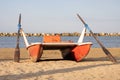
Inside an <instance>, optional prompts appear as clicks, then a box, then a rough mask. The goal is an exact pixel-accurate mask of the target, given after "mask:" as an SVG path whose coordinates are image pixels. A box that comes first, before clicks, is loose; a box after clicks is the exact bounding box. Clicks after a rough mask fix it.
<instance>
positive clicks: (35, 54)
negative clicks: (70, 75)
mask: <svg viewBox="0 0 120 80" xmlns="http://www.w3.org/2000/svg"><path fill="white" fill-rule="evenodd" d="M85 30H86V29H85V28H84V29H83V31H82V33H81V36H80V38H79V39H78V42H77V43H73V42H71V41H61V39H60V36H59V35H54V36H50V35H49V36H47V35H45V36H44V37H43V42H36V43H31V44H29V43H28V40H27V38H26V36H25V33H24V31H23V29H22V28H21V33H22V35H23V38H24V42H25V45H26V49H27V50H28V53H29V55H30V58H31V60H32V61H33V62H37V61H38V60H40V58H41V56H42V53H43V50H55V49H59V50H60V51H61V53H62V56H63V59H74V60H76V61H81V60H82V59H83V58H84V57H85V56H87V54H88V52H89V50H90V47H91V45H92V42H83V38H84V34H85Z"/></svg>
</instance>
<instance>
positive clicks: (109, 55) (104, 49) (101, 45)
mask: <svg viewBox="0 0 120 80" xmlns="http://www.w3.org/2000/svg"><path fill="white" fill-rule="evenodd" d="M77 16H78V18H79V19H80V20H81V21H82V23H83V24H84V25H85V27H86V28H87V29H88V31H89V32H90V33H91V34H92V36H93V37H94V38H95V40H96V41H97V43H98V44H99V45H100V47H101V48H102V50H103V51H104V52H105V54H106V55H107V56H108V58H109V59H110V60H111V61H112V62H114V63H116V62H117V61H116V59H115V58H114V57H113V56H112V54H111V53H110V52H109V51H108V50H107V49H106V48H105V46H103V44H102V43H101V42H100V41H99V40H98V38H97V37H96V36H95V35H94V33H93V32H92V30H91V29H90V27H89V26H88V25H87V24H86V23H85V22H84V20H83V19H82V18H81V17H80V16H79V14H77Z"/></svg>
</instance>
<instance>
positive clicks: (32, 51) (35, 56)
mask: <svg viewBox="0 0 120 80" xmlns="http://www.w3.org/2000/svg"><path fill="white" fill-rule="evenodd" d="M27 49H28V52H29V55H30V58H31V60H32V61H33V62H36V61H38V60H39V59H40V57H41V55H42V45H41V44H33V45H30V46H28V47H27Z"/></svg>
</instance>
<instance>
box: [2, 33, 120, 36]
mask: <svg viewBox="0 0 120 80" xmlns="http://www.w3.org/2000/svg"><path fill="white" fill-rule="evenodd" d="M94 34H95V35H96V36H120V32H119V33H104V32H102V33H94ZM20 35H21V36H22V34H20ZM25 35H26V36H29V37H30V36H44V35H60V36H80V35H81V33H78V32H74V33H25ZM0 36H8V37H10V36H17V33H0ZM85 36H92V34H91V33H85Z"/></svg>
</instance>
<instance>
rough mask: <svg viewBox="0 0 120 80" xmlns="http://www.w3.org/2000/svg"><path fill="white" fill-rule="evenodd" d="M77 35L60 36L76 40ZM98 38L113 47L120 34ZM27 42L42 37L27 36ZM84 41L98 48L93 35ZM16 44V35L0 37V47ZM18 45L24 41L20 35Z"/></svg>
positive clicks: (119, 44)
mask: <svg viewBox="0 0 120 80" xmlns="http://www.w3.org/2000/svg"><path fill="white" fill-rule="evenodd" d="M78 38H79V37H76V36H64V37H61V39H62V40H63V41H67V40H72V41H74V42H77V40H78ZM98 38H99V40H100V41H101V42H102V43H103V45H104V46H105V47H107V48H113V47H116V48H117V47H120V36H112V37H111V36H100V37H98ZM27 39H28V41H29V43H31V42H33V43H34V42H40V41H42V37H27ZM84 42H92V43H93V45H92V47H93V48H99V47H100V46H99V45H98V44H97V42H96V41H95V39H94V38H93V37H88V36H87V37H85V38H84ZM15 46H16V37H0V48H15ZM20 47H21V48H24V47H25V45H24V41H23V37H20Z"/></svg>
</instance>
